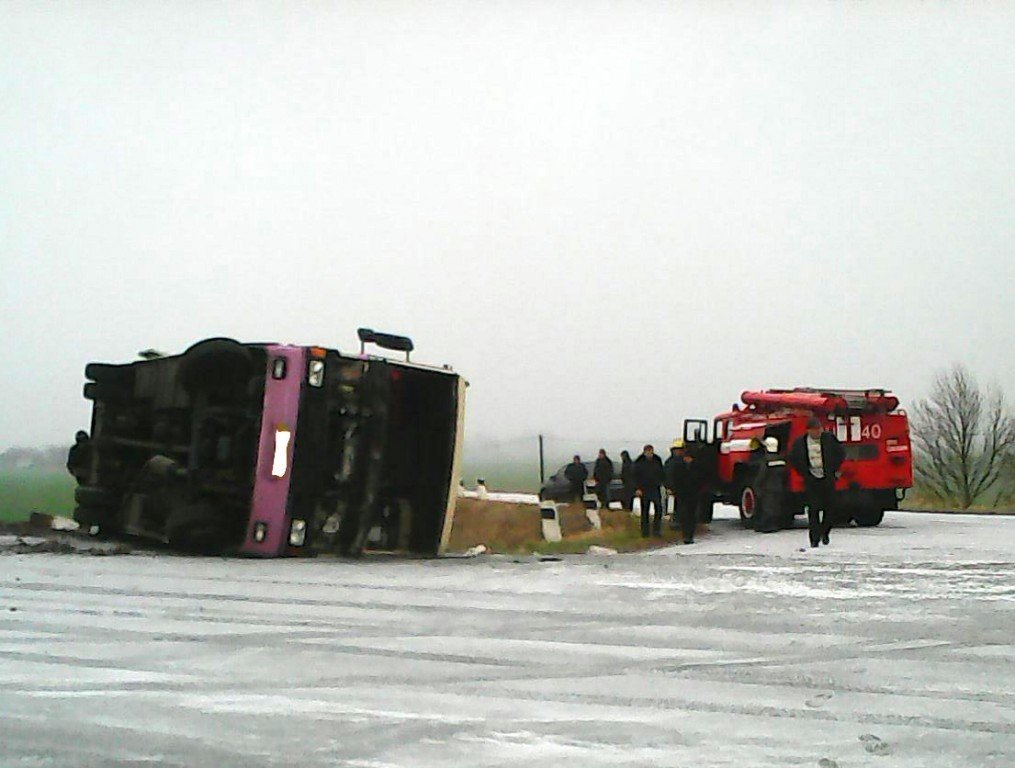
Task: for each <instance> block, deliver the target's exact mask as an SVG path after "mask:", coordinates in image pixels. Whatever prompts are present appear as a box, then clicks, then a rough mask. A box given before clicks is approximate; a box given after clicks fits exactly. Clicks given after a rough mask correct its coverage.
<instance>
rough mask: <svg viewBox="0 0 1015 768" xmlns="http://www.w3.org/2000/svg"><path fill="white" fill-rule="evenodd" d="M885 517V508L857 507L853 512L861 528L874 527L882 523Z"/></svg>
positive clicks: (854, 518)
mask: <svg viewBox="0 0 1015 768" xmlns="http://www.w3.org/2000/svg"><path fill="white" fill-rule="evenodd" d="M884 519H885V511H884V510H883V509H857V510H854V512H853V520H854V521H855V522H856V524H857V525H858V526H860V527H861V528H873V527H874V526H876V525H881V521H882V520H884Z"/></svg>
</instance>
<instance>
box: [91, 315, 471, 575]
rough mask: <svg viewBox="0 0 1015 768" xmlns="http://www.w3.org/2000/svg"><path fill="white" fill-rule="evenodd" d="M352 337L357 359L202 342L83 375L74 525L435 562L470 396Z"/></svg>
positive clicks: (376, 340)
mask: <svg viewBox="0 0 1015 768" xmlns="http://www.w3.org/2000/svg"><path fill="white" fill-rule="evenodd" d="M359 338H360V342H361V345H360V351H359V354H346V353H342V352H339V351H338V350H335V349H326V348H323V347H305V346H292V345H283V344H267V343H263V344H261V343H258V344H241V343H239V342H237V341H234V340H232V339H225V338H211V339H206V340H204V341H201V342H198V343H197V344H194V345H193V346H191V347H190V348H189V349H187V350H186V351H185V352H183V353H182V354H178V355H170V356H163V355H160V354H158V353H154V352H148V353H142V356H143V357H144V358H145V359H141V360H137V361H135V362H131V363H127V364H123V365H114V364H108V363H91V364H89V365H88V366H87V367H86V368H85V376H86V378H87V379H89V380H90V381H89V383H87V384H85V387H84V395H85V397H86V398H87V399H89V400H91V401H92V402H93V409H92V422H91V436H90V438H88V440H87V445H86V446H85V447H86V450H84V451H80V450H79V451H78V455H79V457H80V459H81V463H82V465H83V466H82V467H81V469H80V471H78V472H76V473H75V474H77V476H78V482H79V485H78V487H77V488H76V489H75V494H74V498H75V503H76V509H75V515H74V516H75V519H76V520H77V521H78V522H79V523H80V524H81V525H82V526H85V527H90V528H92V529H93V530H96V529H97V530H98V531H100V532H106V533H112V534H119V533H122V534H127V535H132V536H139V537H144V538H149V539H156V540H159V541H162V542H165V543H168V544H170V545H171V546H174V547H179V548H184V549H189V550H197V551H202V552H206V553H239V554H246V555H254V556H262V557H276V556H283V555H295V554H301V553H306V554H312V553H321V552H334V553H336V554H342V555H351V556H356V555H359V554H360V553H362V552H363V551H364V550H378V551H394V552H403V553H411V554H417V555H429V556H436V555H440V554H442V553H443V551H444V549H445V547H446V545H447V542H448V538H449V536H450V533H451V524H452V520H453V517H454V507H455V497H456V489H457V486H458V477H459V458H460V455H461V446H462V426H463V417H464V404H465V389H466V386H467V383H466V381H465V380H464V379H463V378H462V377H461V376H459V375H458V374H457V373H455V372H453V371H452V370H451V369H450V368H448V367H444V368H437V367H431V366H425V365H418V364H416V363H414V362H410V360H409V358H410V354H409V353H410V352H411V351H412V348H413V345H412V342H411V340H409V339H408V338H406V337H404V336H394V335H391V334H383V333H376V332H374V331H371V330H369V329H362V328H361V329H360V330H359ZM368 343H372V344H376V345H378V346H380V347H382V348H385V349H390V350H396V351H399V352H404V353H405V359H404V360H393V359H390V358H386V357H380V356H374V355H367V354H366V351H365V345H366V344H368Z"/></svg>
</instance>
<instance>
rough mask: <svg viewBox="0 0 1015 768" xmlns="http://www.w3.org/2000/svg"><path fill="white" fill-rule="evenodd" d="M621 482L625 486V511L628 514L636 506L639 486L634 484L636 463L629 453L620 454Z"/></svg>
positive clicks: (622, 452)
mask: <svg viewBox="0 0 1015 768" xmlns="http://www.w3.org/2000/svg"><path fill="white" fill-rule="evenodd" d="M620 480H621V482H622V483H623V484H624V498H623V502H624V509H626V510H627V511H628V512H630V511H631V509H632V507H633V506H634V493H635V491H637V490H638V486H637V485H636V484H635V482H634V462H633V461H631V454H630V453H628V452H627V451H621V452H620Z"/></svg>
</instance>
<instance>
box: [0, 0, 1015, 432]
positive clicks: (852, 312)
mask: <svg viewBox="0 0 1015 768" xmlns="http://www.w3.org/2000/svg"><path fill="white" fill-rule="evenodd" d="M766 7H768V8H767V9H766ZM1013 94H1015V4H1012V3H1003V2H996V3H989V4H977V3H951V2H949V3H933V2H913V3H905V2H891V3H875V2H865V3H858V2H817V1H816V2H808V3H801V4H790V3H771V4H769V3H760V2H744V3H736V2H727V3H721V2H713V1H709V2H701V3H691V2H685V3H679V2H621V1H619V0H614V2H590V1H588V0H583V1H582V2H547V1H543V2H522V1H520V0H519V1H516V2H461V3H448V2H376V1H370V2H328V3H324V2H320V3H312V2H310V3H300V4H295V3H288V2H283V3H256V2H241V3H207V2H176V3H173V2H168V3H167V2H158V3H155V2H151V3H148V2H138V1H137V0H132V1H131V2H123V3H117V2H109V1H103V2H91V3H89V2H82V3H75V4H55V3H42V2H35V3H11V2H0V262H2V274H0V286H2V287H0V290H2V294H0V295H2V330H3V334H2V339H3V341H2V349H3V352H4V354H3V360H4V363H5V375H4V376H3V379H2V381H0V397H2V401H3V403H4V404H5V405H4V408H3V409H0V449H2V448H4V447H7V446H9V445H12V444H38V443H51V442H66V441H67V440H68V439H69V438H70V437H71V435H72V434H73V431H74V430H75V429H77V428H79V427H83V426H87V423H88V407H87V404H86V402H85V401H84V400H83V399H82V398H81V384H82V377H83V367H84V365H85V363H86V362H87V361H89V360H111V361H120V360H123V361H125V360H128V359H130V358H132V357H133V355H134V354H135V353H136V351H137V350H139V349H143V348H146V347H156V348H159V349H163V350H167V351H180V350H182V349H183V348H185V347H186V346H188V345H189V344H190V343H192V342H194V341H196V340H198V339H200V338H204V337H207V336H215V335H228V336H234V337H236V338H238V339H241V340H248V341H254V340H267V339H271V340H278V341H291V342H297V343H319V344H324V345H328V346H337V347H339V348H346V349H352V348H354V347H355V329H356V327H357V326H360V325H368V326H371V327H374V328H377V329H383V330H390V331H394V332H401V333H407V334H409V335H411V336H413V337H414V339H415V340H416V343H417V347H418V353H417V358H418V359H420V360H425V361H429V362H435V363H444V362H448V363H451V364H453V365H454V366H455V367H456V368H457V369H459V370H461V371H462V372H463V373H465V374H466V375H467V376H468V378H469V379H470V380H471V381H472V388H471V390H470V402H469V415H468V425H469V434H470V436H471V437H472V438H473V439H476V437H477V436H500V437H513V436H518V435H524V434H531V433H535V432H537V431H540V430H545V431H547V432H550V433H554V434H559V435H576V436H588V437H592V438H596V437H600V436H602V437H604V438H605V437H607V436H625V437H626V436H637V435H641V434H646V435H666V434H669V433H671V432H672V433H674V434H675V433H676V432H677V431H678V430H679V421H680V420H681V419H682V418H684V417H685V416H696V415H711V414H713V413H714V412H716V411H717V410H719V409H724V408H727V407H728V406H729V405H730V403H731V402H733V401H734V400H735V399H736V398H737V396H738V395H739V393H740V392H741V391H742V390H743V389H745V388H757V387H765V386H792V385H800V384H821V385H850V386H870V385H882V386H889V387H893V388H894V389H895V390H896V391H897V392H898V393H899V394H900V395H901V396H902V398H903V400H904V401H905V402H910V401H911V400H912V399H913V398H915V397H918V396H921V395H923V394H924V393H925V392H926V390H927V387H928V384H929V379H930V377H931V376H932V374H933V372H934V371H935V369H938V368H941V367H943V366H946V365H948V364H950V363H952V362H954V361H962V362H965V363H966V364H967V365H968V366H969V367H970V368H971V369H972V370H973V371H974V372H975V373H976V374H977V375H979V376H980V377H981V378H982V379H984V380H991V379H993V380H996V381H998V382H999V383H1001V384H1002V385H1003V386H1004V387H1005V388H1006V389H1007V390H1008V392H1009V395H1012V393H1015V359H1013V354H1012V348H1013V346H1015V343H1013V342H1015V335H1013V334H1015V332H1013V328H1015V309H1013V304H1015V290H1013V285H1015V265H1013V256H1015V248H1013V245H1015V217H1013V210H1015V141H1013V137H1015V98H1013Z"/></svg>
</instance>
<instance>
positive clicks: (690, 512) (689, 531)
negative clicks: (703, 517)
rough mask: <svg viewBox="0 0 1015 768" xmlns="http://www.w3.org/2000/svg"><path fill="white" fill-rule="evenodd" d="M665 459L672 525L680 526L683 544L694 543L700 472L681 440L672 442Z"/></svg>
mask: <svg viewBox="0 0 1015 768" xmlns="http://www.w3.org/2000/svg"><path fill="white" fill-rule="evenodd" d="M670 451H671V455H670V458H669V459H667V460H666V464H665V465H664V469H665V470H666V488H667V490H668V491H669V492H670V493H671V494H673V500H674V503H675V504H676V509H675V510H674V516H673V517H674V521H673V527H674V528H677V527H679V528H680V532H681V534H682V535H683V538H684V543H685V544H693V543H694V529H695V526H696V525H697V524H698V491H699V484H700V481H701V477H700V474H701V473H700V472H699V471H698V468H697V467H696V466H695V459H694V457H693V456H692V455H691V454H690V453H689V452H688V451H687V450H686V448H685V447H684V445H683V442H682V441H678V442H676V443H674V445H673V447H672V448H671V449H670Z"/></svg>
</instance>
